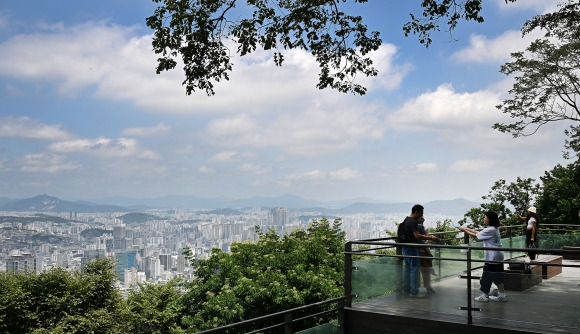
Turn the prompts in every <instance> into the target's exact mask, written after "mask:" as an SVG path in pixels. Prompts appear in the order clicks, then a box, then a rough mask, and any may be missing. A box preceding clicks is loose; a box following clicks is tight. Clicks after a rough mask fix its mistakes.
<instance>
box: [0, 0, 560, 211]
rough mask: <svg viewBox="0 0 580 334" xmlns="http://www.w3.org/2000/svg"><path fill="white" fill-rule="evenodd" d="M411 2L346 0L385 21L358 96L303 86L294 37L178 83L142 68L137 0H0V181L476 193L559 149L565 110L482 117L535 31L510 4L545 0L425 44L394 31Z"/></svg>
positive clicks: (108, 190) (554, 157) (76, 191)
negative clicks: (279, 60) (189, 86)
mask: <svg viewBox="0 0 580 334" xmlns="http://www.w3.org/2000/svg"><path fill="white" fill-rule="evenodd" d="M415 3H416V2H412V1H383V0H371V1H369V3H367V4H363V5H360V4H359V5H356V6H355V7H354V10H355V11H357V12H359V13H360V14H361V15H362V16H363V17H364V19H365V20H366V21H367V24H368V25H369V28H370V29H371V30H379V31H380V32H381V36H382V39H383V45H382V47H381V48H380V50H379V51H378V52H375V53H374V54H373V55H372V57H373V60H374V62H375V64H376V66H377V67H378V68H379V70H380V74H379V76H378V77H376V78H361V80H360V82H361V83H364V84H365V85H366V86H367V88H368V89H369V91H368V94H367V95H365V96H363V97H361V96H355V95H351V94H342V93H338V92H335V91H331V90H323V91H320V90H318V89H317V88H315V85H316V82H317V73H318V69H317V65H316V63H315V62H314V61H313V59H312V58H311V57H310V56H309V54H307V53H305V52H303V51H289V52H286V54H285V56H286V62H285V64H284V66H283V67H281V68H276V67H275V66H274V64H273V61H272V58H271V54H269V53H266V52H263V51H260V52H256V53H255V54H252V55H250V56H246V57H243V58H235V59H234V72H233V73H231V76H230V81H227V82H221V83H218V84H216V86H215V90H216V95H215V96H213V97H208V96H206V94H205V93H204V92H197V93H194V94H193V95H191V96H187V95H186V94H185V88H184V87H183V86H181V82H182V81H183V73H182V72H181V70H179V69H178V70H174V71H171V72H166V73H163V74H160V75H157V74H156V73H155V66H156V58H157V57H156V55H155V54H154V53H153V52H152V47H151V38H152V31H151V30H150V29H149V28H148V27H147V26H146V25H145V18H146V17H147V16H150V15H151V14H152V13H153V11H154V9H155V8H156V6H155V3H153V2H152V1H147V0H103V1H66V0H61V1H3V3H2V5H1V6H0V59H2V61H0V196H3V197H10V198H25V197H31V196H35V195H38V194H49V195H52V196H57V197H60V198H62V199H70V200H79V199H84V200H90V199H97V198H104V197H109V196H116V195H121V196H129V197H136V198H152V197H158V196H164V195H197V196H202V197H215V196H226V197H231V198H247V197H253V196H279V195H283V194H294V195H299V196H302V197H305V198H310V199H317V200H323V201H330V200H337V199H349V198H355V197H367V198H373V199H377V200H383V201H411V202H419V203H421V202H427V201H430V200H436V199H455V198H465V199H469V200H474V201H479V200H481V196H482V195H486V194H487V193H488V191H489V190H490V188H491V186H492V185H493V183H494V182H495V181H497V180H499V179H506V180H507V181H508V182H511V181H514V180H515V179H516V177H518V176H519V177H525V178H527V177H531V178H535V179H537V180H538V179H539V177H540V176H541V175H543V173H544V171H546V170H550V169H551V168H553V167H554V166H555V165H556V164H558V163H565V160H563V159H562V157H561V156H562V154H561V152H562V150H563V143H564V136H563V134H562V132H563V130H564V129H565V128H566V127H567V126H568V124H565V123H558V124H553V125H550V126H547V127H545V128H542V129H541V130H540V131H539V132H538V133H536V134H535V135H533V136H531V137H526V138H521V139H512V138H511V136H510V135H507V134H502V133H499V132H497V131H495V130H493V129H491V126H492V125H493V123H495V122H497V121H508V120H509V119H506V116H504V115H502V114H501V112H499V111H498V110H497V109H496V108H495V107H494V106H495V105H497V104H499V103H500V101H502V100H503V99H504V98H506V97H507V96H508V95H507V92H508V90H509V88H510V87H511V79H510V78H508V77H505V76H504V75H502V74H500V73H499V67H500V66H501V65H502V64H504V63H505V62H506V61H509V59H510V58H509V53H510V52H514V51H520V50H523V49H525V47H526V46H527V45H528V43H529V42H530V41H531V37H534V36H529V37H526V38H523V39H522V36H521V33H520V31H519V29H520V28H521V26H522V24H523V23H524V22H525V19H526V18H530V17H531V16H533V15H537V14H540V13H543V12H546V11H547V10H553V9H554V8H555V5H556V3H557V1H544V0H525V1H522V0H520V1H517V2H516V3H514V4H507V5H506V4H505V3H504V1H503V0H490V1H486V2H485V3H484V5H485V6H486V7H485V11H484V16H485V19H486V22H485V23H483V24H475V23H465V22H462V23H461V24H460V26H459V27H458V29H457V30H456V31H455V32H454V33H453V40H452V39H451V37H450V35H449V34H448V33H446V32H441V33H438V34H435V35H434V36H433V37H434V42H433V44H432V45H431V46H430V47H429V48H428V49H426V48H425V47H423V46H422V45H420V44H419V42H418V40H417V38H416V37H414V36H411V37H407V38H406V37H404V34H403V32H402V26H403V24H404V23H405V22H406V21H407V20H408V13H410V12H415V13H418V10H419V9H418V8H417V5H416V4H415ZM535 36H538V35H535Z"/></svg>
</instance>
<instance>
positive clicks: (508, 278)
mask: <svg viewBox="0 0 580 334" xmlns="http://www.w3.org/2000/svg"><path fill="white" fill-rule="evenodd" d="M530 271H531V273H526V271H525V270H509V269H508V270H505V276H504V281H503V285H504V288H505V289H506V290H510V291H524V290H526V289H529V288H531V287H532V286H534V285H536V284H540V283H542V266H539V265H535V264H530Z"/></svg>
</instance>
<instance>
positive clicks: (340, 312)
mask: <svg viewBox="0 0 580 334" xmlns="http://www.w3.org/2000/svg"><path fill="white" fill-rule="evenodd" d="M344 307H345V301H344V300H339V301H338V334H344Z"/></svg>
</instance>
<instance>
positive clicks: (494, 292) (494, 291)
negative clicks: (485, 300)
mask: <svg viewBox="0 0 580 334" xmlns="http://www.w3.org/2000/svg"><path fill="white" fill-rule="evenodd" d="M489 295H490V296H499V290H498V289H491V291H489Z"/></svg>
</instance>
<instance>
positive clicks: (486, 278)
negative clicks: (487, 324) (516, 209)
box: [459, 211, 507, 302]
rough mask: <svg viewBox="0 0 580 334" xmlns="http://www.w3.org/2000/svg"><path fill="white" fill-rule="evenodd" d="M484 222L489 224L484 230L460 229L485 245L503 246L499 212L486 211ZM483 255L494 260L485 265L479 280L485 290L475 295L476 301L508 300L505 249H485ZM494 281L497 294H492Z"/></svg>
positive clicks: (489, 259)
mask: <svg viewBox="0 0 580 334" xmlns="http://www.w3.org/2000/svg"><path fill="white" fill-rule="evenodd" d="M483 224H484V225H488V226H487V227H486V228H484V229H483V230H481V231H479V232H477V231H475V230H472V229H470V228H467V227H463V226H461V227H459V230H460V231H463V232H465V233H467V234H468V235H470V236H472V237H474V238H477V239H478V240H479V241H481V242H482V243H483V247H490V248H501V247H502V244H501V235H500V233H499V218H498V216H497V213H495V212H493V211H488V212H486V213H485V217H484V218H483ZM483 255H484V258H485V261H493V262H486V263H485V264H484V265H483V274H482V275H481V279H480V280H479V285H480V287H479V290H481V292H483V294H482V295H481V296H478V297H475V300H476V301H479V302H486V301H488V300H490V299H491V300H493V301H498V302H506V301H507V295H506V293H505V289H504V284H503V280H504V269H503V263H502V261H503V259H504V256H503V251H500V250H495V249H489V250H488V249H485V250H484V251H483ZM492 283H494V284H495V285H496V286H497V289H498V290H499V293H498V295H497V296H490V293H489V292H490V290H491V284H492Z"/></svg>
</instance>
